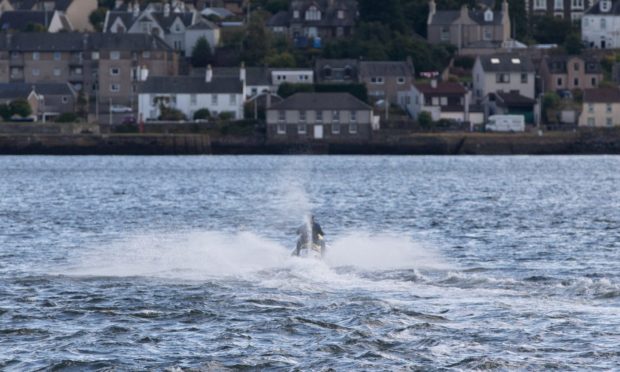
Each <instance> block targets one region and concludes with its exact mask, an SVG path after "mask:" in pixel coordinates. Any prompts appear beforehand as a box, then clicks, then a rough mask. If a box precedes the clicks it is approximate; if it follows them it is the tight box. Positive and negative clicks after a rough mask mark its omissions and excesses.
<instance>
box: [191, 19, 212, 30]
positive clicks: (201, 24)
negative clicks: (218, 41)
mask: <svg viewBox="0 0 620 372" xmlns="http://www.w3.org/2000/svg"><path fill="white" fill-rule="evenodd" d="M217 28H218V27H217V25H216V24H215V23H213V22H211V21H209V20H208V19H204V18H200V19H199V20H198V21H197V22H196V23H194V24H193V25H191V26H189V27H188V28H187V29H188V30H215V29H217Z"/></svg>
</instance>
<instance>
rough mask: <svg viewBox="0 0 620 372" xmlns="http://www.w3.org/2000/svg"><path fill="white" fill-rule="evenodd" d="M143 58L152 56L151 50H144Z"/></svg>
mask: <svg viewBox="0 0 620 372" xmlns="http://www.w3.org/2000/svg"><path fill="white" fill-rule="evenodd" d="M142 58H151V52H150V51H148V50H145V51H144V52H142Z"/></svg>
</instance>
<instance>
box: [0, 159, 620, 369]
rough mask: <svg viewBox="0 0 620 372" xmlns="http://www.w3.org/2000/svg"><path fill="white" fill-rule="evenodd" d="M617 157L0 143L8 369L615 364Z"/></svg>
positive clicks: (2, 348) (1, 285) (3, 348)
mask: <svg viewBox="0 0 620 372" xmlns="http://www.w3.org/2000/svg"><path fill="white" fill-rule="evenodd" d="M619 170H620V157H538V158H534V157H471V158H464V157H459V158H452V157H415V158H414V157H165V158H164V157H0V195H1V196H2V198H1V200H0V369H2V370H36V369H61V370H63V369H66V370H89V369H90V370H97V369H109V368H114V367H115V368H117V369H130V370H133V369H171V370H173V369H176V368H181V369H184V368H190V369H205V370H225V369H227V368H231V369H238V368H251V369H252V368H256V369H284V370H288V369H290V370H322V369H328V368H333V369H334V370H364V369H365V370H398V369H415V368H420V369H425V370H426V369H457V370H461V369H462V370H469V369H533V370H547V369H554V368H555V369H561V370H565V369H619V368H620V315H619V312H620V277H619V274H618V272H619V270H618V268H619V267H620V243H619V242H620V229H619V228H620V212H619V207H620V191H618V190H619V185H620V172H619ZM309 211H313V212H314V213H315V214H316V215H317V217H318V219H319V221H320V222H321V224H322V226H323V229H324V230H325V231H326V233H327V238H328V239H329V244H330V251H329V253H328V256H327V258H326V260H325V261H324V262H320V261H313V260H302V259H297V258H291V257H290V256H289V252H290V250H291V249H292V248H293V246H294V242H295V237H294V230H295V228H296V227H297V225H299V224H300V223H301V221H302V216H303V215H304V214H305V213H307V212H309Z"/></svg>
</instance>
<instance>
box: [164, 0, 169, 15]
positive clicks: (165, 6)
mask: <svg viewBox="0 0 620 372" xmlns="http://www.w3.org/2000/svg"><path fill="white" fill-rule="evenodd" d="M164 17H170V3H169V2H166V3H165V4H164Z"/></svg>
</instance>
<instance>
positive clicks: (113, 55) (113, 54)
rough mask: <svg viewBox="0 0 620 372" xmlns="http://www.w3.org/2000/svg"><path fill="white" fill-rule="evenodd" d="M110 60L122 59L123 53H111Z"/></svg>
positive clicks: (114, 51) (116, 51)
mask: <svg viewBox="0 0 620 372" xmlns="http://www.w3.org/2000/svg"><path fill="white" fill-rule="evenodd" d="M110 59H121V52H119V51H118V50H113V51H111V52H110Z"/></svg>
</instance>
